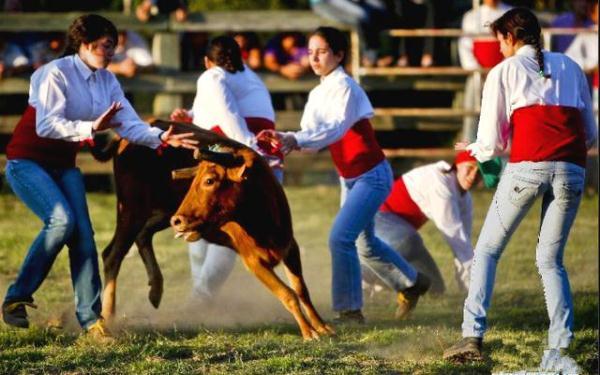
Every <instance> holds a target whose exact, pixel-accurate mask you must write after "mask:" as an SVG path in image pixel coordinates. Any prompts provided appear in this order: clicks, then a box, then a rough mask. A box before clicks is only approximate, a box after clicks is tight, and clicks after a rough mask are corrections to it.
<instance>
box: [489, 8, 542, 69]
mask: <svg viewBox="0 0 600 375" xmlns="http://www.w3.org/2000/svg"><path fill="white" fill-rule="evenodd" d="M490 28H491V30H492V33H494V35H496V34H498V33H499V34H501V35H503V36H504V37H507V35H508V34H511V35H512V37H513V38H514V39H515V40H517V41H521V42H523V43H524V44H529V45H531V46H532V47H533V48H534V49H535V57H536V60H537V63H538V66H539V74H540V77H543V78H550V75H549V74H545V73H544V53H543V52H542V47H543V41H542V29H541V27H540V23H539V22H538V19H537V17H536V16H535V15H534V14H533V13H532V12H531V11H530V10H529V9H527V8H514V9H511V10H509V11H508V12H506V13H504V14H503V15H502V16H500V18H498V19H497V20H495V21H494V22H492V24H491V25H490Z"/></svg>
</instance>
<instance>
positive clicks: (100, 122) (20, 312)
mask: <svg viewBox="0 0 600 375" xmlns="http://www.w3.org/2000/svg"><path fill="white" fill-rule="evenodd" d="M116 42H117V30H116V29H115V27H114V25H113V24H112V23H111V22H110V21H109V20H107V19H106V18H103V17H101V16H98V15H84V16H81V17H79V18H77V19H76V20H75V21H74V22H73V23H72V24H71V26H70V27H69V31H68V35H67V47H66V51H65V55H64V57H62V58H60V59H57V60H54V61H52V62H50V63H48V64H47V65H44V66H42V67H41V68H39V69H38V70H37V71H36V72H35V73H34V74H33V75H32V76H31V84H30V90H29V106H28V108H27V109H26V111H25V113H24V115H23V117H22V118H21V120H20V121H19V124H18V125H17V127H16V129H15V131H14V133H13V136H12V139H11V141H10V143H9V145H8V147H7V150H6V154H7V158H8V163H7V166H6V179H7V180H8V182H9V184H10V186H11V187H12V189H13V191H14V192H15V194H16V195H17V196H18V197H19V198H20V199H21V200H22V201H23V202H24V203H25V204H26V205H27V206H28V207H29V208H30V209H31V210H32V211H33V212H34V213H35V214H36V215H37V216H38V217H39V218H40V219H41V220H42V221H43V222H44V227H43V229H42V231H41V232H40V233H39V235H38V236H37V238H36V239H35V241H34V242H33V244H32V245H31V247H30V248H29V251H28V253H27V257H26V258H25V260H24V262H23V265H22V266H21V269H20V271H19V274H18V276H17V279H16V280H15V282H14V283H13V284H12V285H11V286H10V287H9V289H8V292H7V294H6V297H5V299H4V304H3V305H2V313H3V319H4V321H5V322H6V323H7V324H9V325H12V326H16V327H22V328H27V327H28V326H29V321H28V320H27V312H26V309H25V307H26V306H29V307H34V308H35V307H36V306H35V305H34V304H33V294H34V293H35V291H36V290H37V289H38V288H39V286H40V285H41V283H42V282H43V281H44V279H45V277H46V275H47V274H48V271H49V270H50V268H51V267H52V264H53V263H54V260H55V258H56V256H57V254H58V252H59V251H60V250H61V249H62V247H63V246H64V245H67V246H68V247H69V260H70V266H71V278H72V282H73V289H74V291H75V304H76V310H77V311H76V312H77V319H78V320H79V323H80V324H81V326H82V327H83V328H84V329H86V330H87V331H89V332H91V333H92V334H93V335H97V336H100V337H101V336H104V335H106V331H105V329H104V323H103V321H102V318H101V316H100V311H101V302H100V291H101V282H100V276H99V271H98V257H97V253H96V245H95V243H94V233H93V230H92V225H91V222H90V217H89V213H88V208H87V203H86V199H85V187H84V184H83V176H82V174H81V172H80V170H79V169H78V168H77V167H75V156H76V153H77V150H78V148H79V145H80V142H84V141H86V140H89V139H91V138H92V137H93V136H94V134H95V133H96V132H100V131H102V130H106V129H109V128H113V129H114V130H116V131H117V132H118V133H119V134H120V135H121V136H122V137H124V138H127V139H128V140H130V141H131V142H135V143H139V144H143V145H146V146H149V147H152V148H157V147H159V146H160V145H161V144H169V145H172V146H184V147H190V148H193V144H194V143H196V142H195V141H192V140H189V139H186V137H189V136H190V135H191V134H179V135H173V134H171V129H169V130H168V131H166V132H162V131H161V130H160V129H157V128H151V127H150V126H148V124H146V123H144V122H142V120H140V118H139V117H138V115H137V114H136V113H135V111H134V109H133V108H132V107H131V106H130V104H129V103H128V102H127V100H126V99H125V97H124V95H123V91H122V90H121V86H120V85H119V82H118V81H117V80H116V78H115V76H114V75H113V74H112V73H110V72H109V71H107V70H105V68H106V66H107V65H108V64H109V63H110V60H111V58H112V56H113V53H114V49H115V45H116Z"/></svg>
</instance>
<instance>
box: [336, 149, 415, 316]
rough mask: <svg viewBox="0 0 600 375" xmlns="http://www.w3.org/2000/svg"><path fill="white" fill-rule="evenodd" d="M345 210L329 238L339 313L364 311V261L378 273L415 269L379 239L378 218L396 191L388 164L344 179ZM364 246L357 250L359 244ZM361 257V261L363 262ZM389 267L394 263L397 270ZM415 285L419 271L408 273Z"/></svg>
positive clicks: (338, 217) (342, 205)
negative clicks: (388, 199)
mask: <svg viewBox="0 0 600 375" xmlns="http://www.w3.org/2000/svg"><path fill="white" fill-rule="evenodd" d="M340 182H341V187H342V191H341V208H340V211H339V212H338V214H337V216H336V218H335V220H334V222H333V227H332V228H331V233H330V235H329V249H330V251H331V258H332V268H333V270H332V278H333V280H332V291H331V293H332V298H333V309H334V310H335V311H344V310H358V309H360V308H362V305H363V300H362V289H361V275H360V261H362V262H364V263H365V264H367V265H373V268H375V269H382V268H385V269H386V271H387V269H389V268H391V267H399V268H400V267H402V268H403V269H407V270H410V269H412V266H410V265H409V264H408V263H406V262H405V261H403V259H402V258H401V257H400V256H399V255H398V254H397V253H396V252H395V251H394V250H393V249H392V248H390V247H389V246H388V245H387V244H385V242H383V241H381V240H380V239H379V238H377V237H376V236H375V223H374V219H373V218H374V217H375V214H376V213H377V210H378V209H379V207H380V206H381V204H382V203H383V202H384V201H385V199H386V198H387V196H388V194H389V192H390V190H391V188H392V170H391V168H390V165H389V164H388V163H387V161H383V162H381V163H379V164H378V165H377V166H375V167H374V168H372V169H371V170H369V171H367V172H365V173H363V174H362V175H360V176H358V177H355V178H350V179H345V178H341V179H340ZM359 237H360V241H361V242H362V243H363V244H364V246H361V247H360V250H358V249H357V240H358V239H359ZM359 256H360V261H359ZM388 263H393V266H392V265H391V264H388ZM407 277H408V278H409V279H410V280H409V281H408V283H411V285H413V284H414V282H415V280H416V271H415V270H414V269H412V272H410V271H409V272H408V275H407Z"/></svg>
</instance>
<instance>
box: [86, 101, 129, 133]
mask: <svg viewBox="0 0 600 375" xmlns="http://www.w3.org/2000/svg"><path fill="white" fill-rule="evenodd" d="M121 109H123V106H122V105H121V103H120V102H113V103H112V104H111V105H110V107H108V109H107V110H106V111H104V113H103V114H101V115H100V117H98V118H97V119H96V121H94V123H93V124H92V131H94V132H101V131H103V130H107V129H112V128H116V127H119V126H121V123H120V122H112V119H113V117H114V116H115V115H116V114H117V112H119V111H120V110H121Z"/></svg>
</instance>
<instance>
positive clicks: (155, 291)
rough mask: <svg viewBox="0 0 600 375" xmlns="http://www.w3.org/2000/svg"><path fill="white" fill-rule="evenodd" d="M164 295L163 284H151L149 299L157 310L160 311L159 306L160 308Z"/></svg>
mask: <svg viewBox="0 0 600 375" xmlns="http://www.w3.org/2000/svg"><path fill="white" fill-rule="evenodd" d="M162 294H163V287H162V283H158V284H152V283H151V284H150V292H148V299H149V300H150V303H151V304H152V306H154V308H155V309H158V306H160V301H161V299H162Z"/></svg>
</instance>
